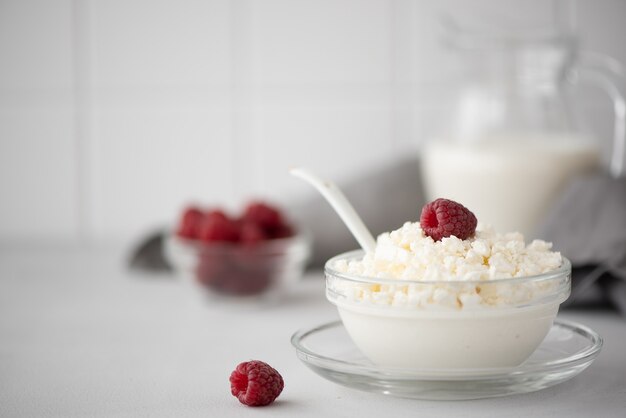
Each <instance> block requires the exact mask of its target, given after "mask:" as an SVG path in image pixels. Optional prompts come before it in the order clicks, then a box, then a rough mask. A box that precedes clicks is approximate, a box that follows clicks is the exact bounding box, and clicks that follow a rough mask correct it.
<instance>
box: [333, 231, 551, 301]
mask: <svg viewBox="0 0 626 418" xmlns="http://www.w3.org/2000/svg"><path fill="white" fill-rule="evenodd" d="M551 247H552V244H550V243H547V242H545V241H541V240H534V241H532V242H531V243H530V244H528V245H526V244H525V243H524V237H523V235H522V234H520V233H517V232H513V233H506V234H500V233H497V232H495V231H494V230H493V229H492V228H491V227H488V226H482V225H479V227H478V228H477V230H476V234H475V236H474V237H473V238H471V239H467V240H461V239H458V238H457V237H454V236H452V237H449V238H444V239H442V240H441V241H433V239H432V238H430V237H428V236H426V235H425V234H424V232H423V230H422V229H421V227H420V225H419V223H413V222H407V223H405V224H404V225H403V226H402V227H401V228H400V229H397V230H395V231H392V232H388V233H384V234H381V235H380V236H379V237H378V239H377V245H376V249H375V251H374V252H373V253H371V254H367V255H365V256H364V258H363V259H361V260H352V261H346V260H338V261H336V262H335V263H333V264H332V265H331V266H330V267H331V268H333V269H334V270H336V271H339V272H342V273H347V274H350V275H356V276H367V277H376V278H381V279H392V280H396V281H398V280H400V281H402V280H407V282H408V281H410V284H407V285H397V284H396V285H387V284H374V285H370V284H362V283H361V284H354V283H349V282H344V281H338V282H337V283H331V289H332V290H334V291H336V292H339V293H341V294H344V295H345V296H346V298H347V299H348V301H352V302H359V303H363V304H373V305H390V306H397V307H404V308H422V309H430V310H433V309H434V310H437V309H457V310H460V309H465V310H469V309H475V308H484V307H492V306H503V305H511V306H514V305H519V304H522V303H525V302H529V301H531V300H533V299H534V298H536V297H539V296H540V295H541V294H543V293H546V292H549V291H550V290H551V287H552V286H553V285H554V284H553V283H552V284H547V283H536V282H530V283H528V282H526V283H519V284H517V283H516V284H511V285H506V286H500V285H498V283H499V282H500V281H499V280H498V281H494V279H507V278H516V277H527V276H534V275H538V274H542V273H547V272H550V271H552V270H555V269H557V268H558V267H559V266H560V265H561V264H562V262H563V260H562V257H561V254H560V253H558V252H553V251H551ZM419 282H438V283H437V284H436V285H433V284H432V283H429V284H426V283H424V284H423V285H422V284H420V283H419ZM477 282H478V283H477Z"/></svg>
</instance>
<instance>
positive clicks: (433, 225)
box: [420, 199, 478, 241]
mask: <svg viewBox="0 0 626 418" xmlns="http://www.w3.org/2000/svg"><path fill="white" fill-rule="evenodd" d="M477 223H478V221H477V220H476V216H474V214H473V213H472V212H471V211H470V210H469V209H467V208H466V207H465V206H463V205H461V204H460V203H457V202H454V201H452V200H448V199H437V200H434V201H432V202H430V203H428V204H427V205H426V206H424V207H423V208H422V215H421V216H420V226H421V227H422V229H423V230H424V233H425V234H426V235H428V236H429V237H431V238H432V239H434V240H435V241H440V240H441V239H442V238H445V237H449V236H451V235H454V236H456V237H457V238H459V239H467V238H469V237H471V236H472V235H474V232H476V224H477Z"/></svg>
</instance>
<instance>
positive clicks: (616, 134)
mask: <svg viewBox="0 0 626 418" xmlns="http://www.w3.org/2000/svg"><path fill="white" fill-rule="evenodd" d="M578 62H579V63H578V65H577V66H576V67H575V68H574V70H573V73H572V74H571V75H573V76H574V77H575V78H576V79H577V80H580V81H587V82H589V83H590V84H594V85H597V86H598V87H600V88H602V89H603V90H604V91H605V92H606V93H607V94H608V95H609V97H610V98H611V100H612V101H613V113H614V126H613V149H612V153H611V160H610V163H609V171H610V173H611V176H612V177H614V178H619V177H621V176H623V175H624V164H625V163H624V160H625V159H626V156H625V154H626V95H625V94H624V84H625V83H626V69H625V68H624V66H623V65H622V64H621V63H620V62H619V61H618V60H616V59H615V58H612V57H610V56H607V55H603V54H600V53H597V52H591V51H582V52H581V53H580V55H579V60H578Z"/></svg>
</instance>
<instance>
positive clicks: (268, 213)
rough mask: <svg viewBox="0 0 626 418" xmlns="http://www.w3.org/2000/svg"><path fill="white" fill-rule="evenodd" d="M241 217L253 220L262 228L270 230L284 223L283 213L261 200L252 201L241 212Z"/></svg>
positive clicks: (247, 220) (248, 220) (249, 220)
mask: <svg viewBox="0 0 626 418" xmlns="http://www.w3.org/2000/svg"><path fill="white" fill-rule="evenodd" d="M242 219H243V220H244V221H246V222H253V223H256V224H258V225H259V226H261V227H262V228H263V229H266V230H271V229H274V228H278V227H281V226H282V225H284V222H283V215H282V214H281V213H280V211H279V210H278V209H277V208H275V207H273V206H270V205H268V204H266V203H263V202H252V203H250V204H249V205H248V206H247V207H246V210H245V211H244V213H243V216H242Z"/></svg>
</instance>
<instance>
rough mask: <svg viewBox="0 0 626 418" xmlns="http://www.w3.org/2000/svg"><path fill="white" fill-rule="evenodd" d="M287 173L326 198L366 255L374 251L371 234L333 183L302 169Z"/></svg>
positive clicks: (293, 169)
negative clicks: (304, 182) (309, 185)
mask: <svg viewBox="0 0 626 418" xmlns="http://www.w3.org/2000/svg"><path fill="white" fill-rule="evenodd" d="M289 172H290V173H291V174H292V175H293V176H296V177H299V178H301V179H302V180H304V181H306V182H307V183H309V184H311V185H312V186H313V187H315V188H316V189H317V191H319V192H320V193H321V194H322V196H324V197H325V198H326V200H327V201H328V203H330V205H331V206H332V207H333V209H335V212H337V214H338V215H339V217H340V218H341V220H342V221H343V223H345V224H346V226H347V227H348V229H349V230H350V232H352V235H354V238H356V240H357V242H358V243H359V245H360V246H361V247H362V248H363V249H364V250H365V252H366V253H371V252H373V251H374V247H376V240H374V237H373V236H372V233H371V232H370V231H369V229H367V227H366V226H365V224H364V223H363V220H362V219H361V217H360V216H359V215H358V214H357V213H356V211H355V210H354V208H353V207H352V205H351V204H350V202H349V201H348V199H346V196H344V194H343V193H342V192H341V190H339V188H338V187H337V186H336V185H335V184H334V183H333V182H331V181H326V180H322V179H320V178H319V177H317V176H316V175H315V174H313V173H311V172H310V171H308V170H306V169H304V168H292V169H291V170H289Z"/></svg>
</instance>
